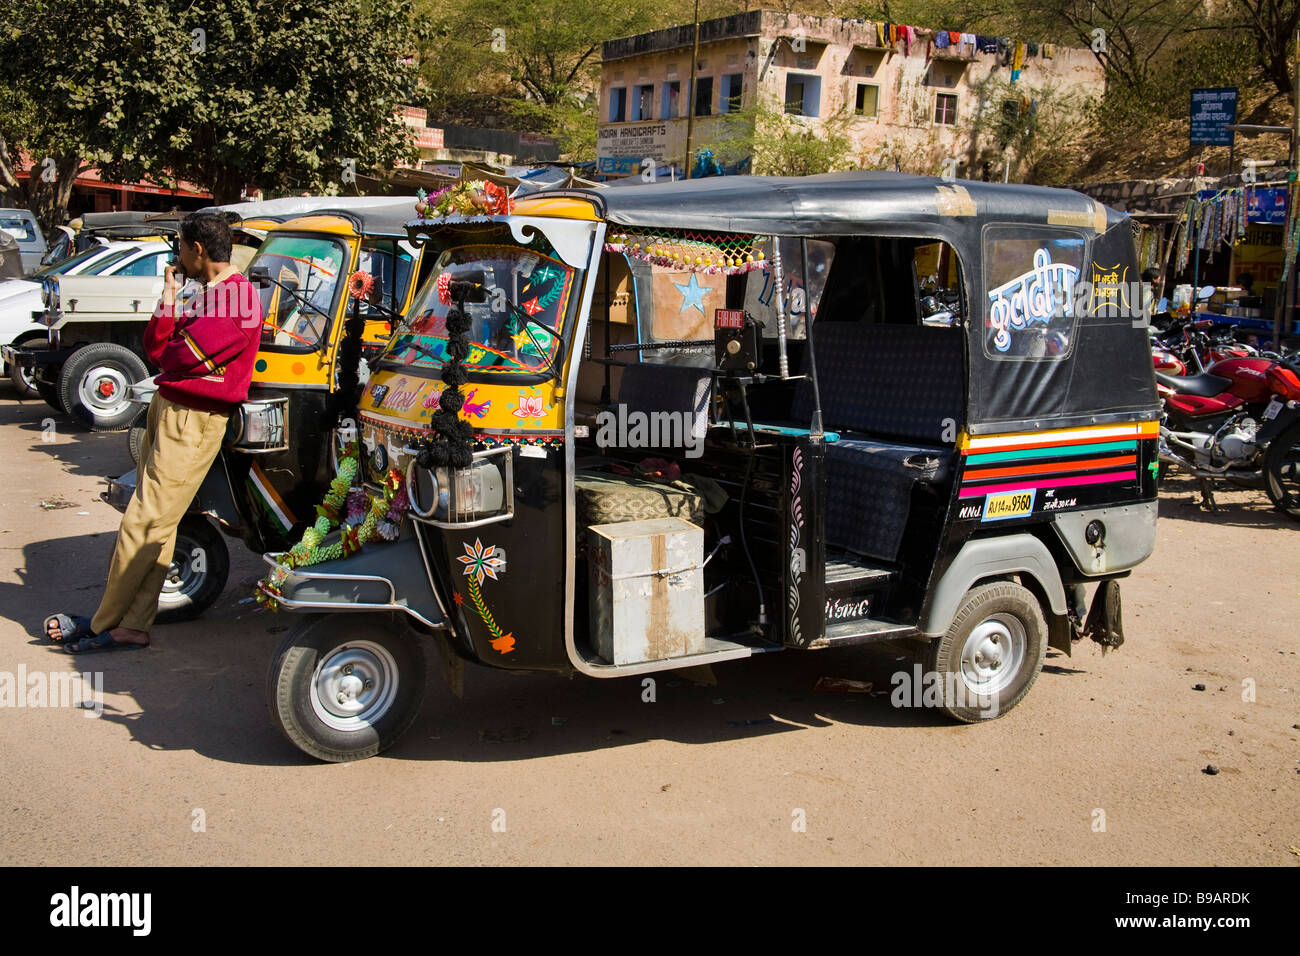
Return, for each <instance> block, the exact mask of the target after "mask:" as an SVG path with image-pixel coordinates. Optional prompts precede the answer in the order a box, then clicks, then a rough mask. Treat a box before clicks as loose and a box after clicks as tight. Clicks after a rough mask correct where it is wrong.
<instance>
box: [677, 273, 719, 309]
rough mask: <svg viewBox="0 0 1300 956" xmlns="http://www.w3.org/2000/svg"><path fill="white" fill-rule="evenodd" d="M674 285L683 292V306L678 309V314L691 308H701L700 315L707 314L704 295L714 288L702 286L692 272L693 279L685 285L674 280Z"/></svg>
mask: <svg viewBox="0 0 1300 956" xmlns="http://www.w3.org/2000/svg"><path fill="white" fill-rule="evenodd" d="M673 285H674V286H676V287H677V291H678V292H680V293H681V294H682V307H681V308H680V309H678V310H677V314H678V315H681V314H682V313H683V312H685V311H686V310H687V309H690V308H696V309H699V310H700V315H705V314H706V313H705V311H704V297H705V296H706V295H708V294H709V293H710V292H712V291H713V290H712V289H706V288H704V287H703V286H701V285H700V283H699V280H698V279H697V278H696V276H695V274H694V273H691V281H690V282H688V283H686V284H685V285H682V284H679V283H677V282H674V283H673Z"/></svg>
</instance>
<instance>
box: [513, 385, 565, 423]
mask: <svg viewBox="0 0 1300 956" xmlns="http://www.w3.org/2000/svg"><path fill="white" fill-rule="evenodd" d="M530 392H532V393H533V394H529V393H530ZM509 407H510V409H511V411H512V413H513V414H514V417H515V418H517V419H519V420H520V421H519V423H520V424H522V425H523V426H524V427H525V428H531V427H534V425H535V424H536V423H538V422H540V421H542V420H544V419H546V418H547V417H548V416H549V415H550V414H551V411H552V409H554V407H555V406H553V405H548V404H547V403H546V397H545V396H544V395H542V394H541V386H540V385H538V386H534V387H533V388H531V389H523V388H521V389H520V390H519V400H518V401H517V402H513V403H511V405H510V406H509Z"/></svg>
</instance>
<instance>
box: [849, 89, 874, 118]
mask: <svg viewBox="0 0 1300 956" xmlns="http://www.w3.org/2000/svg"><path fill="white" fill-rule="evenodd" d="M879 109H880V87H878V86H876V84H874V83H859V84H858V98H857V100H856V101H855V102H854V104H853V112H854V113H855V114H856V115H858V116H875V115H876V114H877V113H878V112H879Z"/></svg>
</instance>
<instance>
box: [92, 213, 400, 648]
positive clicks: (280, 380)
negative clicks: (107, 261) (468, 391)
mask: <svg viewBox="0 0 1300 956" xmlns="http://www.w3.org/2000/svg"><path fill="white" fill-rule="evenodd" d="M413 202H414V201H413V200H407V199H394V200H390V201H388V202H386V203H383V204H379V203H376V202H373V201H372V202H369V203H366V204H364V205H357V206H349V205H346V203H347V200H346V199H341V200H339V203H340V208H333V209H329V208H327V209H317V210H315V211H313V212H311V213H310V214H308V215H303V216H297V217H294V218H289V219H286V220H285V221H283V222H278V223H271V224H270V228H269V229H268V231H267V233H266V238H265V240H264V241H263V242H262V244H261V246H260V247H259V248H258V250H257V252H256V254H255V255H254V256H253V258H252V260H251V262H250V263H249V266H248V270H247V271H248V275H249V276H250V278H251V279H252V280H253V282H254V284H255V285H259V295H260V296H261V300H262V311H263V316H264V319H263V327H262V331H261V336H262V341H261V345H260V347H259V349H258V353H257V357H256V359H255V360H254V364H253V376H252V384H251V387H250V388H249V396H248V400H247V401H246V402H244V404H243V405H242V406H241V408H240V411H239V413H238V414H235V415H232V416H231V420H230V425H229V429H228V432H227V435H226V441H225V443H224V444H223V446H222V450H221V452H220V453H218V455H217V458H216V460H215V461H214V462H213V465H212V469H211V470H210V472H209V473H208V476H207V478H205V479H204V482H203V485H202V487H200V489H199V492H198V494H197V495H196V496H195V499H194V503H193V504H192V505H191V507H190V511H189V513H188V514H187V515H186V516H185V518H184V519H182V521H181V524H180V527H179V529H178V531H177V542H176V548H175V551H174V554H173V559H172V565H171V569H170V571H169V574H168V576H167V580H166V581H165V583H164V585H163V591H162V594H161V596H160V598H159V608H160V610H159V614H158V621H159V622H160V623H167V622H168V621H177V620H185V619H188V618H192V617H195V616H197V615H199V614H201V613H202V612H203V611H204V610H206V609H207V608H208V607H209V606H211V604H212V602H213V601H215V600H216V599H217V597H218V596H219V595H220V594H221V592H222V590H223V589H224V588H225V584H226V579H227V577H228V575H229V571H230V555H229V552H228V551H227V549H226V545H225V542H224V540H223V538H222V533H224V534H226V535H229V536H231V537H233V538H237V539H239V540H242V541H244V542H245V543H246V544H247V545H248V547H250V548H252V549H253V550H255V551H257V552H259V553H260V552H265V551H267V550H271V549H276V548H283V547H286V546H287V544H288V543H289V539H288V535H289V533H290V532H291V531H293V530H295V527H296V530H298V531H301V529H302V527H305V526H306V524H305V523H310V519H314V518H315V511H314V507H313V506H314V505H315V504H316V503H317V502H318V501H319V500H320V496H321V493H322V491H323V490H324V489H325V488H327V487H328V486H329V483H330V480H331V479H332V478H333V472H332V468H333V465H332V463H331V455H330V445H331V440H332V435H333V433H334V428H335V426H336V425H337V424H338V420H339V415H340V411H341V410H344V409H345V407H354V405H355V395H356V387H357V385H358V384H359V380H360V379H364V376H365V374H366V367H365V362H364V359H365V356H366V355H367V354H369V355H374V354H375V353H376V352H377V351H378V349H379V348H380V347H381V346H382V345H383V343H384V342H386V341H387V339H388V334H389V323H391V322H392V321H393V320H394V319H396V318H398V317H399V316H400V314H401V312H402V310H403V309H404V308H405V307H406V306H407V304H408V303H409V301H410V299H411V298H412V297H413V296H414V294H415V291H416V289H417V288H418V287H419V279H420V269H421V253H422V251H423V250H422V249H420V248H417V247H415V246H413V245H412V244H411V243H410V242H408V241H407V238H406V228H405V223H406V222H407V221H408V220H409V219H410V218H411V216H412V215H413V214H414V213H413V209H414V205H413ZM354 276H356V277H358V279H360V277H361V276H364V277H365V278H364V282H365V284H366V285H367V293H366V295H365V296H364V297H352V296H349V294H348V287H349V284H350V281H351V279H352V277H354ZM353 320H355V321H353ZM349 326H351V327H352V332H353V333H354V335H353V336H350V335H349V333H348V327H349ZM349 342H351V343H352V346H353V347H352V349H351V350H350V349H349V346H348V343H349ZM155 390H156V387H155V386H154V385H153V380H152V379H147V380H146V381H145V382H143V383H140V384H138V385H136V386H134V387H133V388H132V394H133V400H134V401H136V402H139V403H142V404H148V402H149V401H150V400H151V398H152V396H153V393H154V391H155ZM345 395H346V396H347V397H346V398H345V397H344V396H345ZM133 457H134V456H133ZM135 484H136V472H135V471H130V472H127V473H126V474H124V475H122V476H120V477H118V478H111V479H109V480H108V490H107V491H106V492H105V493H104V495H103V497H104V499H105V500H106V501H108V503H109V504H112V505H113V506H114V507H116V508H117V509H118V510H125V509H126V506H127V504H128V503H129V501H130V499H131V495H132V493H133V492H134V489H135ZM214 522H215V524H214ZM218 528H219V529H220V530H218Z"/></svg>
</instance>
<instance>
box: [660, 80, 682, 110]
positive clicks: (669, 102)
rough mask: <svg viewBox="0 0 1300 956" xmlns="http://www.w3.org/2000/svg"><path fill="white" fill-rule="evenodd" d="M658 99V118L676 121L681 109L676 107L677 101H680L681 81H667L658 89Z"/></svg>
mask: <svg viewBox="0 0 1300 956" xmlns="http://www.w3.org/2000/svg"><path fill="white" fill-rule="evenodd" d="M659 89H660V98H659V118H660V119H676V118H677V117H678V116H679V115H681V109H680V107H679V106H678V100H680V99H681V93H682V81H681V80H669V81H668V82H667V83H664V84H663V85H662V86H661V87H660V88H659Z"/></svg>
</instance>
